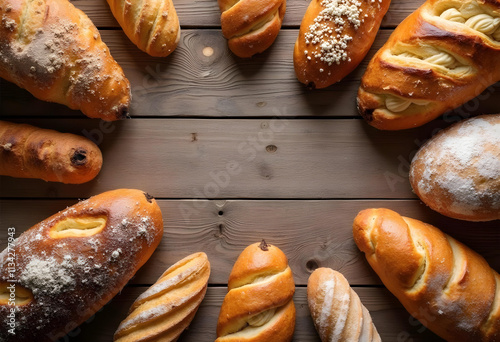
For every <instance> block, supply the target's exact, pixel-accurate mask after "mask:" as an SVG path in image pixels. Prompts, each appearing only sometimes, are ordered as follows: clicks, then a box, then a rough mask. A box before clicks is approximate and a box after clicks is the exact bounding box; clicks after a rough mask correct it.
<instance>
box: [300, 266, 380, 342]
mask: <svg viewBox="0 0 500 342" xmlns="http://www.w3.org/2000/svg"><path fill="white" fill-rule="evenodd" d="M307 302H308V304H309V310H310V311H311V316H312V319H313V322H314V326H315V327H316V330H317V331H318V333H319V336H320V338H321V341H323V342H336V341H339V342H340V341H345V342H355V341H368V342H370V341H374V342H375V341H381V340H380V336H379V334H378V332H377V329H376V328H375V326H374V325H373V322H372V318H371V316H370V313H369V312H368V310H367V309H366V308H365V307H364V305H363V304H361V301H360V300H359V297H358V295H357V294H356V292H354V291H353V290H352V289H351V287H350V286H349V283H348V282H347V279H346V278H345V277H344V276H343V275H342V274H341V273H339V272H337V271H334V270H332V269H330V268H324V267H321V268H318V269H316V270H315V271H314V272H313V273H312V274H311V276H310V277H309V281H308V282H307Z"/></svg>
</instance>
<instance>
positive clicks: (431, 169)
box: [410, 114, 500, 221]
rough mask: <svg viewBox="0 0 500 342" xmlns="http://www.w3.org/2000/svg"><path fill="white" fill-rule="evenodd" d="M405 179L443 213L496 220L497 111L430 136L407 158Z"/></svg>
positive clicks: (499, 176) (499, 203) (499, 195)
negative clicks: (410, 158) (408, 162)
mask: <svg viewBox="0 0 500 342" xmlns="http://www.w3.org/2000/svg"><path fill="white" fill-rule="evenodd" d="M410 183H411V185H412V187H413V191H415V193H416V194H417V195H418V196H419V197H420V199H421V200H422V201H423V202H424V203H425V204H427V205H428V206H429V207H430V208H432V209H434V210H436V211H438V212H439V213H441V214H443V215H446V216H449V217H453V218H457V219H462V220H469V221H489V220H496V219H500V114H494V115H482V116H478V117H475V118H472V119H468V120H465V121H462V122H459V123H456V124H454V125H452V126H450V127H448V128H447V129H445V130H443V131H441V132H439V133H438V134H437V135H435V136H434V137H432V138H431V139H430V140H429V141H428V142H427V143H426V144H425V145H424V146H422V148H421V149H420V150H419V151H418V153H417V154H416V155H415V157H414V158H413V161H412V162H411V167H410Z"/></svg>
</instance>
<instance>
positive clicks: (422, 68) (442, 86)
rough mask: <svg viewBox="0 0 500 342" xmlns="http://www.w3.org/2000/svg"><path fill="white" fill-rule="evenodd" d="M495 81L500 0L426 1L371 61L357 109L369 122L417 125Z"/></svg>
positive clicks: (388, 126)
mask: <svg viewBox="0 0 500 342" xmlns="http://www.w3.org/2000/svg"><path fill="white" fill-rule="evenodd" d="M499 80H500V1H499V0H491V1H487V0H464V1H455V0H427V1H426V2H425V3H424V4H423V5H422V6H421V7H420V8H419V9H418V10H416V11H415V12H414V13H412V14H411V15H410V16H409V17H408V18H406V19H405V20H404V21H403V22H402V23H401V24H400V25H399V26H398V27H397V28H396V30H395V31H394V32H393V34H392V35H391V36H390V38H389V39H388V41H387V42H386V43H385V45H384V46H383V47H382V48H381V49H380V50H379V51H378V52H377V53H376V55H375V56H374V57H373V59H372V60H371V61H370V64H369V65H368V68H367V70H366V72H365V74H364V76H363V78H362V80H361V87H360V89H359V92H358V109H359V112H360V113H361V115H363V116H364V118H365V119H366V120H367V121H368V122H369V123H370V124H371V125H372V126H374V127H377V128H379V129H385V130H398V129H406V128H412V127H416V126H420V125H423V124H425V123H426V122H429V121H431V120H433V119H434V118H436V117H438V116H439V115H441V114H443V113H445V112H446V111H448V110H451V109H453V108H456V107H458V106H460V105H461V104H463V103H465V102H467V101H469V100H471V99H472V98H474V97H476V96H478V95H480V94H481V92H482V91H483V90H485V89H486V88H487V87H489V86H490V85H492V84H494V83H495V82H497V81H499Z"/></svg>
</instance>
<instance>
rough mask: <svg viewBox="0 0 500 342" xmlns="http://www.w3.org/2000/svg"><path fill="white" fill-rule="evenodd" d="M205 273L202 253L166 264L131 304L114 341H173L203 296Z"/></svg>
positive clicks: (205, 283)
mask: <svg viewBox="0 0 500 342" xmlns="http://www.w3.org/2000/svg"><path fill="white" fill-rule="evenodd" d="M209 276H210V263H209V262H208V258H207V255H206V254H205V253H195V254H191V255H190V256H187V257H186V258H184V259H182V260H180V261H178V262H177V263H176V264H174V265H172V266H171V267H169V268H168V270H166V271H165V273H163V274H162V275H161V276H160V278H159V279H158V281H157V282H156V283H155V284H153V286H151V287H150V288H149V289H148V290H147V291H146V292H144V293H143V294H142V295H140V296H139V298H137V299H136V300H135V302H134V304H132V307H131V308H130V313H129V315H128V317H127V318H126V319H125V320H123V322H121V324H120V326H119V327H118V330H116V333H115V336H114V341H115V342H141V341H162V342H169V341H177V339H178V338H179V336H180V334H181V333H182V332H183V331H184V329H186V328H187V327H188V325H189V324H190V323H191V321H192V320H193V318H194V315H195V314H196V311H197V310H198V307H199V306H200V304H201V301H202V300H203V298H204V297H205V293H206V292H207V283H208V277H209Z"/></svg>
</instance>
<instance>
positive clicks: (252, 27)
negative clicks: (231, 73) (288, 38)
mask: <svg viewBox="0 0 500 342" xmlns="http://www.w3.org/2000/svg"><path fill="white" fill-rule="evenodd" d="M218 3H219V9H220V11H221V13H222V14H221V27H222V34H223V35H224V37H226V38H227V39H228V45H229V49H230V50H231V51H232V52H233V53H234V54H235V55H236V56H238V57H242V58H249V57H252V56H253V55H255V54H256V53H261V52H263V51H265V50H266V49H267V48H269V47H270V46H271V45H272V44H273V42H274V40H275V39H276V37H277V36H278V33H279V31H280V29H281V23H282V22H283V17H284V16H285V10H286V0H241V1H233V0H218Z"/></svg>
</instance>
